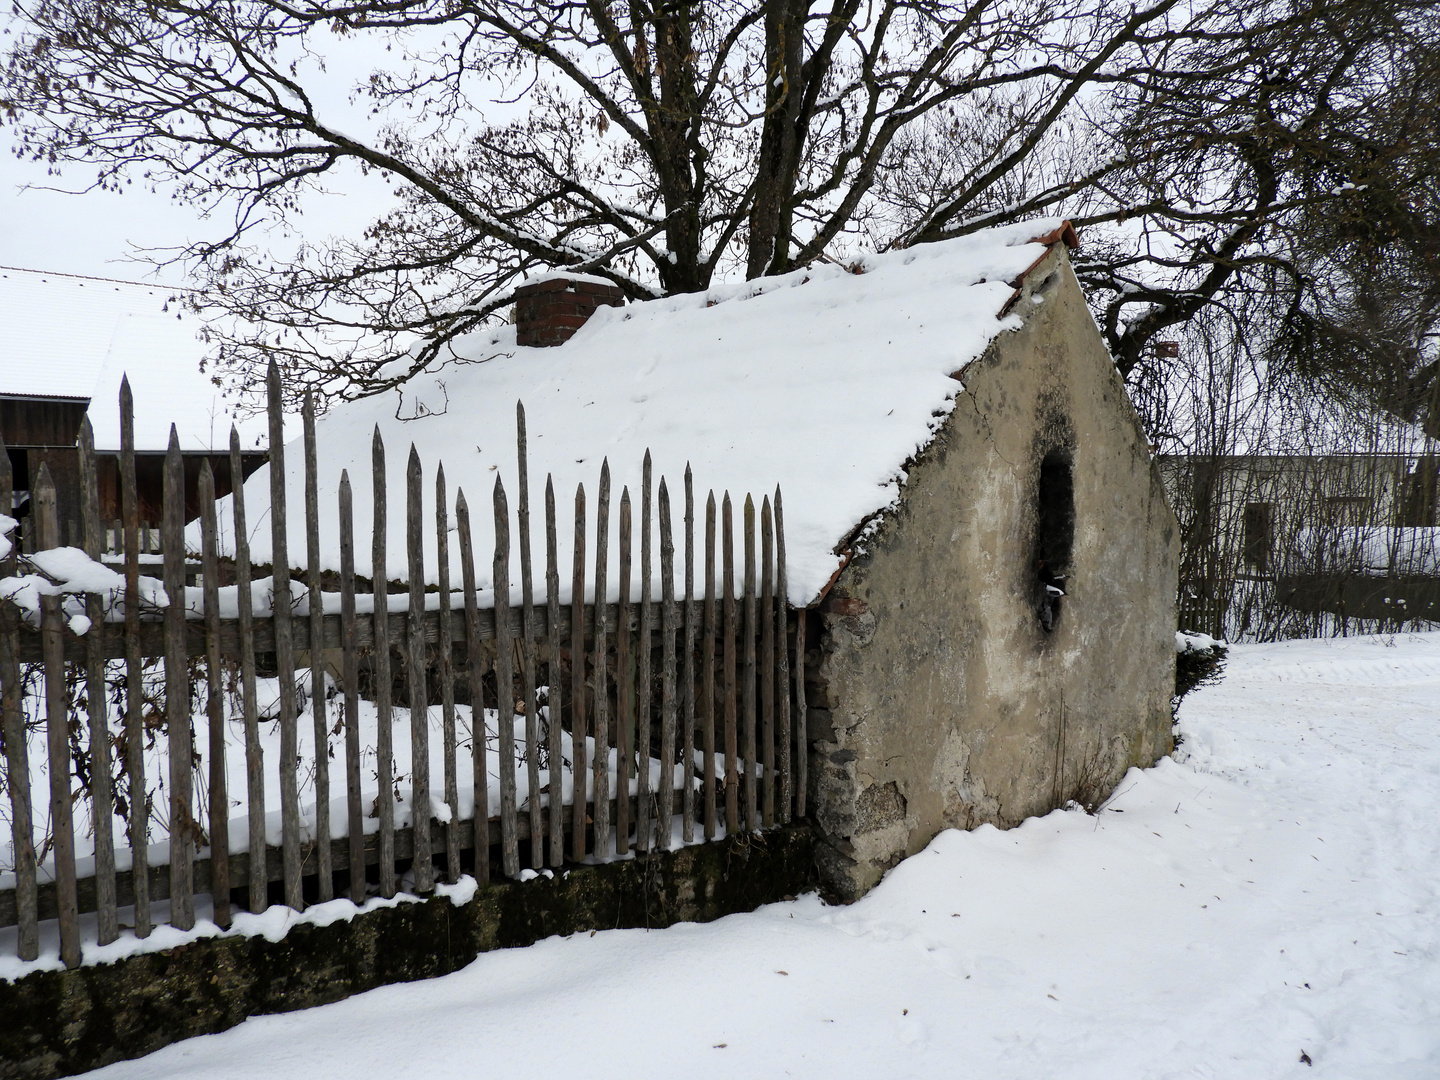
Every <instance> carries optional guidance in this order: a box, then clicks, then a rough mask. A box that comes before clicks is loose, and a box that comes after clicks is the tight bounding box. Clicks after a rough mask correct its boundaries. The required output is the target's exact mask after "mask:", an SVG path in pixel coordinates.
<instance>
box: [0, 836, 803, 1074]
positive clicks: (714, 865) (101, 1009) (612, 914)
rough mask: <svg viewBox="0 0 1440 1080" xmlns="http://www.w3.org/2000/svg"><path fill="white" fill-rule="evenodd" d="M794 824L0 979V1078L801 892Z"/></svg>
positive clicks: (156, 1045) (127, 1052)
mask: <svg viewBox="0 0 1440 1080" xmlns="http://www.w3.org/2000/svg"><path fill="white" fill-rule="evenodd" d="M815 886H816V877H815V870H814V853H813V844H812V833H811V831H810V829H809V828H808V827H807V826H803V825H802V826H793V827H789V828H784V829H776V830H773V831H771V832H767V833H765V834H763V835H761V836H754V837H735V838H732V839H729V840H725V841H722V842H720V843H715V844H703V845H699V846H696V847H690V848H684V849H682V850H680V851H677V852H672V853H669V854H660V855H654V856H650V857H648V858H643V859H636V860H634V861H629V862H617V863H610V864H607V865H604V866H586V867H578V868H575V869H572V870H570V871H569V872H568V873H564V874H563V875H561V876H557V877H556V878H555V879H553V880H551V879H546V878H544V877H541V878H536V879H534V880H532V881H529V882H525V883H523V884H522V883H515V882H506V883H503V884H498V885H488V886H484V887H482V888H480V889H479V890H478V891H477V893H476V894H475V897H474V899H473V900H471V901H470V902H469V903H468V904H465V905H463V906H460V907H456V906H455V905H454V904H452V903H451V902H450V901H449V900H447V899H443V898H438V897H437V898H434V899H431V900H428V901H426V902H424V903H415V904H402V905H400V906H398V907H394V908H382V909H380V910H376V911H370V912H366V913H364V914H362V915H358V916H356V917H355V919H353V920H352V921H350V922H348V923H347V922H341V923H334V924H332V925H330V926H323V927H320V926H307V925H303V924H302V925H299V926H295V927H293V928H292V929H291V931H290V933H289V934H288V935H286V937H285V938H284V939H283V940H281V941H278V942H271V941H267V940H265V939H264V938H259V937H254V938H212V939H205V940H201V941H197V942H195V943H193V944H191V945H187V946H184V947H183V948H179V949H173V950H170V951H168V952H161V953H146V954H141V955H137V956H132V957H129V958H127V959H125V960H122V961H120V962H119V963H115V964H109V965H97V966H95V967H82V968H78V969H76V970H74V971H42V972H36V973H35V974H33V975H28V976H26V977H25V978H23V979H20V980H18V981H16V982H13V983H0V1018H3V1020H0V1080H12V1078H15V1080H20V1078H24V1080H44V1078H49V1077H58V1076H69V1075H73V1074H74V1073H78V1072H83V1071H85V1070H87V1069H93V1068H97V1067H99V1066H101V1065H105V1064H108V1063H110V1062H112V1061H120V1060H123V1059H125V1058H134V1057H140V1056H141V1055H143V1054H148V1053H150V1052H151V1051H154V1050H158V1049H160V1047H162V1046H166V1045H168V1044H170V1043H172V1042H176V1041H178V1040H180V1039H186V1038H189V1037H191V1036H193V1035H204V1034H208V1033H211V1032H216V1031H224V1030H225V1029H226V1028H229V1027H233V1026H235V1025H236V1024H238V1023H240V1022H241V1021H242V1020H244V1019H245V1018H246V1017H249V1016H256V1015H259V1014H262V1013H275V1012H287V1011H289V1010H291V1009H304V1008H308V1007H309V1006H311V1005H321V1004H325V1003H326V1002H331V1001H339V1000H341V999H342V998H346V997H349V996H350V995H351V994H357V993H360V992H362V991H365V990H370V989H373V988H374V987H377V986H383V985H385V984H387V983H397V982H408V981H411V980H414V979H427V978H431V977H433V976H436V975H445V974H448V973H450V972H452V971H458V970H459V969H460V968H462V967H464V966H465V965H466V964H469V963H470V962H471V961H472V960H474V959H475V957H476V956H478V955H479V954H480V953H482V952H486V951H488V950H490V949H503V948H510V947H515V946H523V945H529V944H532V943H533V942H536V941H539V940H541V939H542V938H546V937H550V936H552V935H557V934H558V935H566V934H574V933H579V932H582V931H587V930H611V929H620V928H637V927H654V928H659V927H664V926H670V925H672V924H673V923H677V922H709V921H711V920H713V919H718V918H721V917H722V916H725V915H731V914H735V913H737V912H742V911H753V910H754V909H755V908H757V907H759V906H760V905H761V904H766V903H771V902H774V901H777V900H780V899H783V898H785V897H787V896H794V895H795V894H797V893H801V892H805V891H808V890H811V889H814V888H815Z"/></svg>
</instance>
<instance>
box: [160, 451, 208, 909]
mask: <svg viewBox="0 0 1440 1080" xmlns="http://www.w3.org/2000/svg"><path fill="white" fill-rule="evenodd" d="M164 491H165V494H164V500H163V505H162V508H161V531H160V549H161V554H162V555H163V556H164V559H165V563H164V566H165V595H166V596H168V597H169V598H170V602H169V604H168V605H167V606H166V608H165V727H166V734H167V735H168V736H169V738H168V746H167V749H168V752H169V755H170V925H171V926H173V927H175V929H177V930H189V929H191V928H192V927H193V926H194V925H195V892H194V888H193V875H192V873H191V865H190V864H191V861H192V860H193V859H194V857H195V846H196V840H197V839H198V836H197V834H198V833H199V831H200V827H199V822H197V821H196V819H195V800H194V798H193V797H192V796H193V779H194V778H193V773H192V766H191V758H192V756H193V753H194V749H193V745H192V741H193V740H192V738H191V733H190V659H189V657H188V656H186V649H185V632H186V627H185V621H186V620H185V459H184V458H183V457H181V455H180V435H179V433H178V432H176V430H175V425H174V424H171V425H170V448H169V449H168V450H167V451H166V452H165V482H164Z"/></svg>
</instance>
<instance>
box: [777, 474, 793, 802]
mask: <svg viewBox="0 0 1440 1080" xmlns="http://www.w3.org/2000/svg"><path fill="white" fill-rule="evenodd" d="M789 596H790V593H789V585H788V583H787V580H786V577H785V504H784V502H783V501H782V500H781V498H780V488H779V485H776V488H775V646H776V648H775V686H776V696H777V698H778V701H777V702H776V707H777V709H778V712H777V714H776V718H775V727H776V730H777V732H778V738H779V742H780V746H779V751H780V762H779V764H778V766H777V768H778V770H779V774H780V775H779V780H780V805H779V816H778V820H779V822H780V824H782V825H784V824H787V823H788V822H789V821H790V819H791V811H792V807H793V806H794V787H793V784H792V779H793V777H794V771H793V770H792V768H791V765H792V762H791V757H790V743H791V738H792V733H791V729H790V633H789V623H790V619H789V616H788V614H787V612H788V610H789V606H790V601H789Z"/></svg>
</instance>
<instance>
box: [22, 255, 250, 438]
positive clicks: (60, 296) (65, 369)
mask: <svg viewBox="0 0 1440 1080" xmlns="http://www.w3.org/2000/svg"><path fill="white" fill-rule="evenodd" d="M173 295H174V291H173V290H171V289H168V288H166V287H164V286H160V285H142V284H136V283H132V282H123V281H110V280H104V279H99V278H87V277H79V276H75V275H69V274H51V273H41V272H38V271H34V270H17V269H3V270H0V327H3V328H4V336H3V338H0V395H5V396H15V397H47V398H72V399H81V400H84V399H89V400H90V402H91V405H90V409H89V416H90V423H91V426H92V427H93V428H94V431H95V446H96V449H98V450H118V449H119V448H120V405H119V401H120V380H121V377H122V376H124V375H126V374H128V375H129V378H130V389H131V391H132V392H133V394H134V399H135V446H136V449H137V450H141V451H163V450H164V449H165V448H166V446H167V445H168V443H169V438H170V425H171V423H172V422H173V423H174V424H175V425H176V430H177V433H178V434H179V436H180V445H181V448H182V449H184V450H186V451H203V450H217V451H224V450H227V449H228V448H229V445H230V425H231V423H232V421H234V419H235V418H234V417H233V415H232V412H231V409H230V407H229V405H228V403H227V402H226V400H225V398H224V397H223V396H222V394H221V392H220V389H219V387H217V386H216V385H215V384H214V383H212V382H211V381H210V378H209V377H208V376H207V375H205V374H204V373H203V372H202V371H201V370H200V361H201V359H202V358H203V356H204V355H205V346H204V345H203V344H202V343H201V342H200V341H199V339H198V338H197V336H196V334H197V331H198V328H199V324H198V321H197V320H196V319H195V318H194V316H192V315H189V314H188V313H182V312H181V311H180V310H179V305H178V304H175V303H167V302H168V301H169V300H170V298H171V297H172V296H173ZM239 425H240V431H241V437H242V440H243V442H244V444H245V445H246V446H247V448H248V447H254V446H261V447H263V446H264V435H265V424H264V421H263V418H262V419H260V420H259V421H258V422H257V421H256V420H255V419H253V418H252V419H242V420H240V421H239Z"/></svg>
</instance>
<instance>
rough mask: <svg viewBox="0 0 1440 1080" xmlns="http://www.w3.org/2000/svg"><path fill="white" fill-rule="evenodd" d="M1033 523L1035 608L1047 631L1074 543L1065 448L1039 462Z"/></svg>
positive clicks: (1070, 476)
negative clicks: (1038, 478) (1034, 523)
mask: <svg viewBox="0 0 1440 1080" xmlns="http://www.w3.org/2000/svg"><path fill="white" fill-rule="evenodd" d="M1035 522H1036V529H1035V576H1036V579H1037V580H1036V591H1037V593H1038V596H1037V601H1038V603H1037V607H1038V611H1039V615H1040V625H1041V626H1043V627H1044V628H1045V630H1046V631H1047V632H1048V631H1050V630H1053V629H1055V624H1056V622H1057V621H1058V620H1059V618H1060V601H1061V600H1062V599H1063V598H1064V596H1065V592H1066V584H1065V583H1066V578H1067V577H1068V576H1069V574H1070V556H1071V551H1072V549H1073V548H1074V546H1075V478H1074V473H1073V471H1072V468H1071V462H1070V454H1069V453H1068V452H1067V451H1064V450H1058V449H1057V450H1051V451H1050V452H1049V453H1048V454H1046V455H1045V458H1044V460H1042V461H1041V462H1040V483H1039V490H1038V492H1037V506H1036V518H1035Z"/></svg>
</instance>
